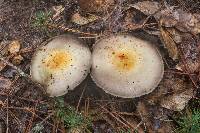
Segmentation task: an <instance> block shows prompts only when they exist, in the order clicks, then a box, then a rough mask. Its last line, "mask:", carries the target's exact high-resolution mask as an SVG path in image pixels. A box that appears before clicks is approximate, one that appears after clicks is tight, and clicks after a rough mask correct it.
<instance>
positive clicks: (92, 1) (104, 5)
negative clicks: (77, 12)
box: [78, 0, 114, 13]
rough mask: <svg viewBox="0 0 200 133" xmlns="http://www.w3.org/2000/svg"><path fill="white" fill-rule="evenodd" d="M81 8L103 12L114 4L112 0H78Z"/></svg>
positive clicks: (87, 10) (91, 11)
mask: <svg viewBox="0 0 200 133" xmlns="http://www.w3.org/2000/svg"><path fill="white" fill-rule="evenodd" d="M78 2H79V6H80V8H81V10H83V11H85V12H90V13H93V12H104V11H106V10H108V8H110V6H111V5H113V4H114V0H87V1H85V0H78Z"/></svg>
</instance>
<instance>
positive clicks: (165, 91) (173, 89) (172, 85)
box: [146, 70, 194, 105]
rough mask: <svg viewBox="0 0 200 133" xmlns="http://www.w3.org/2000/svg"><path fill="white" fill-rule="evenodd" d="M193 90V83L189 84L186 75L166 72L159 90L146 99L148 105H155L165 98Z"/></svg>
mask: <svg viewBox="0 0 200 133" xmlns="http://www.w3.org/2000/svg"><path fill="white" fill-rule="evenodd" d="M193 88H194V87H193V85H192V83H191V82H188V81H187V80H186V79H185V76H184V75H178V74H176V73H174V72H173V71H169V70H166V73H165V75H164V78H163V80H162V82H161V83H160V85H159V86H158V88H157V89H156V90H155V91H153V92H152V93H150V94H149V95H147V97H146V99H147V100H148V103H150V104H152V105H154V104H157V103H160V102H161V100H162V99H163V98H165V97H168V96H172V95H174V94H179V93H182V92H184V91H186V90H188V89H193Z"/></svg>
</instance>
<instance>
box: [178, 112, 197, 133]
mask: <svg viewBox="0 0 200 133" xmlns="http://www.w3.org/2000/svg"><path fill="white" fill-rule="evenodd" d="M177 123H178V125H179V128H178V129H177V130H176V131H177V132H178V133H200V110H193V111H191V110H190V111H187V112H186V113H185V115H183V116H181V117H180V118H178V119H177Z"/></svg>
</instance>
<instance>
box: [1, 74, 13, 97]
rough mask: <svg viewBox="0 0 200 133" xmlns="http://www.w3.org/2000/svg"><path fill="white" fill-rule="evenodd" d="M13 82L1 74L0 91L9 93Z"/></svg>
mask: <svg viewBox="0 0 200 133" xmlns="http://www.w3.org/2000/svg"><path fill="white" fill-rule="evenodd" d="M11 84H12V82H11V81H10V80H9V79H6V78H4V77H1V76H0V92H1V93H8V89H10V87H11Z"/></svg>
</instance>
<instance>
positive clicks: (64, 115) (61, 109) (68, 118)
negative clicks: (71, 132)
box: [56, 97, 92, 129]
mask: <svg viewBox="0 0 200 133" xmlns="http://www.w3.org/2000/svg"><path fill="white" fill-rule="evenodd" d="M56 117H58V118H59V119H60V120H61V121H62V122H63V123H64V125H65V126H66V128H69V129H75V128H88V127H91V125H92V124H91V118H90V117H84V116H83V115H82V114H81V113H79V112H76V110H75V109H74V108H73V107H71V106H65V105H64V98H63V97H59V98H57V99H56Z"/></svg>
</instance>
